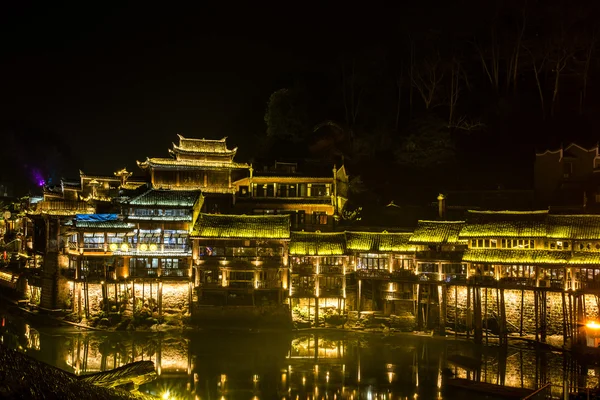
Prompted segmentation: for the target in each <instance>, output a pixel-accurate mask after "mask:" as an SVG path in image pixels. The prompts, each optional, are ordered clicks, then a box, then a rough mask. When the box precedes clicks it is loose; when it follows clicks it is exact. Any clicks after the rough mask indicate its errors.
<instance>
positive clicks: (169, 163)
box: [137, 157, 250, 170]
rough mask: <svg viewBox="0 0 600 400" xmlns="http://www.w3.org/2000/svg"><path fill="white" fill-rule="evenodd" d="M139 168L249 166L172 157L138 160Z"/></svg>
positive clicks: (242, 167)
mask: <svg viewBox="0 0 600 400" xmlns="http://www.w3.org/2000/svg"><path fill="white" fill-rule="evenodd" d="M137 163H138V166H139V167H140V168H148V167H158V168H166V169H198V168H202V169H211V170H212V169H223V168H232V169H236V168H237V169H244V168H249V167H250V166H249V165H248V164H246V163H238V162H233V161H232V162H229V161H227V162H225V161H204V160H175V159H173V158H158V157H156V158H147V159H146V161H142V162H140V161H138V162H137Z"/></svg>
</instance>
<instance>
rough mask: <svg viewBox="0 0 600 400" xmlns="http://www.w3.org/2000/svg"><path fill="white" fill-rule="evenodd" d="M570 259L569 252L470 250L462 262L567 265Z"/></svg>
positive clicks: (464, 255)
mask: <svg viewBox="0 0 600 400" xmlns="http://www.w3.org/2000/svg"><path fill="white" fill-rule="evenodd" d="M570 258H571V253H570V252H568V251H547V250H503V249H485V250H474V249H468V250H466V251H465V252H464V254H463V258H462V260H463V261H469V262H476V263H491V264H517V265H536V264H542V265H566V264H567V262H568V260H569V259H570Z"/></svg>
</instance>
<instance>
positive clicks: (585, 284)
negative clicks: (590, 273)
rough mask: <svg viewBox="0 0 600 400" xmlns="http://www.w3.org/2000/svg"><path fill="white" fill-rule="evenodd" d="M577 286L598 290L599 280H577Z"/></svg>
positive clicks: (599, 286) (599, 287)
mask: <svg viewBox="0 0 600 400" xmlns="http://www.w3.org/2000/svg"><path fill="white" fill-rule="evenodd" d="M579 288H580V289H582V290H599V291H600V282H596V281H579Z"/></svg>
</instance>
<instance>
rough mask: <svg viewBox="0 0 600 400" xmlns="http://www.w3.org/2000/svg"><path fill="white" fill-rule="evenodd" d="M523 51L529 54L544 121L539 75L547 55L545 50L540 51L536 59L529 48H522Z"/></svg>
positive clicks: (542, 91)
mask: <svg viewBox="0 0 600 400" xmlns="http://www.w3.org/2000/svg"><path fill="white" fill-rule="evenodd" d="M524 48H525V50H527V52H528V53H529V55H530V57H531V63H532V67H533V76H534V77H535V83H536V86H537V89H538V94H539V96H540V106H541V107H542V118H543V119H546V107H545V103H544V90H543V88H542V84H541V82H540V73H541V72H542V71H543V70H544V67H545V65H546V62H547V61H548V53H547V52H546V51H545V50H542V51H541V52H540V54H539V55H538V57H536V55H535V54H534V52H533V51H531V49H530V48H529V47H524Z"/></svg>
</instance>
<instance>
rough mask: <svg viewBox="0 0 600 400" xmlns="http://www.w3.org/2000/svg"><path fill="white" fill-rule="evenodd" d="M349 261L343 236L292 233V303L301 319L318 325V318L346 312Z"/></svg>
mask: <svg viewBox="0 0 600 400" xmlns="http://www.w3.org/2000/svg"><path fill="white" fill-rule="evenodd" d="M348 258H349V257H348V255H347V253H346V234H345V233H344V232H342V233H320V232H315V233H310V232H292V235H291V241H290V265H291V284H290V290H289V296H290V300H289V302H290V307H291V309H292V311H293V312H295V313H296V314H297V317H300V318H299V319H304V320H306V321H307V322H311V323H313V324H319V314H321V315H322V316H325V315H324V314H326V313H327V312H334V313H340V312H343V310H344V309H345V307H346V273H347V270H348ZM348 272H349V271H348Z"/></svg>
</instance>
